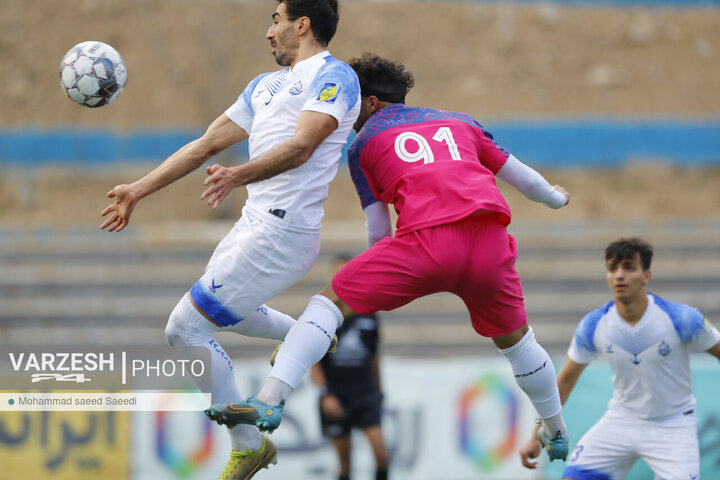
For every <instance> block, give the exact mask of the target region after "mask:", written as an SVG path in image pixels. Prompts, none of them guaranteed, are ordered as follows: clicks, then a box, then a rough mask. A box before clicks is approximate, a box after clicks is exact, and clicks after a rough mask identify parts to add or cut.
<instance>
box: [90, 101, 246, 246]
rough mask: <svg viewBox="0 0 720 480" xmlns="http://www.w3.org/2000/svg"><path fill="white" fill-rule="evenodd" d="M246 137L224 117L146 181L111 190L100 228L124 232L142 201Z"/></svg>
mask: <svg viewBox="0 0 720 480" xmlns="http://www.w3.org/2000/svg"><path fill="white" fill-rule="evenodd" d="M246 138H247V133H246V132H245V130H243V129H242V128H241V127H239V126H238V125H237V124H235V123H234V122H232V121H231V120H230V119H229V118H228V117H227V116H225V115H224V114H223V115H221V116H220V117H219V118H218V119H217V120H215V121H214V122H213V123H212V124H211V125H210V127H209V128H208V129H207V131H206V132H205V134H204V135H203V136H202V137H200V138H198V139H197V140H194V141H192V142H190V143H188V144H187V145H185V146H184V147H182V148H181V149H179V150H178V151H177V152H175V153H174V154H172V155H171V156H170V157H169V158H168V159H167V160H165V161H164V162H163V163H162V164H161V165H159V166H158V167H157V168H155V169H154V170H152V171H151V172H150V173H148V174H147V175H145V176H144V177H143V178H141V179H140V180H137V181H136V182H134V183H132V184H130V185H116V186H115V188H113V189H112V190H110V191H109V192H108V193H107V197H108V198H112V199H113V203H111V204H110V205H108V206H107V207H105V209H104V210H103V211H102V212H101V213H100V215H101V216H103V217H106V216H107V219H106V220H105V221H104V222H103V224H102V225H101V226H100V228H102V229H107V230H108V231H109V232H119V231H121V230H123V229H124V228H125V227H126V226H127V225H128V223H129V222H130V216H131V215H132V212H133V210H134V209H135V205H136V204H137V202H139V201H140V200H141V199H142V198H144V197H146V196H148V195H150V194H151V193H153V192H156V191H158V190H160V189H161V188H163V187H165V186H166V185H169V184H171V183H172V182H174V181H176V180H177V179H179V178H181V177H183V176H185V175H187V174H188V173H190V172H191V171H193V170H195V169H196V168H197V167H199V166H200V165H202V164H203V163H204V162H205V161H206V160H207V159H208V158H210V157H211V156H212V155H215V154H216V153H218V152H220V151H222V150H224V149H225V148H227V147H228V146H230V145H232V144H234V143H237V142H239V141H241V140H244V139H246Z"/></svg>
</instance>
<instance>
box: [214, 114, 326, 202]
mask: <svg viewBox="0 0 720 480" xmlns="http://www.w3.org/2000/svg"><path fill="white" fill-rule="evenodd" d="M337 127H338V121H337V120H336V119H335V117H333V116H332V115H329V114H326V113H320V112H314V111H311V110H305V111H303V112H302V113H301V114H300V118H299V119H298V122H297V125H296V126H295V134H294V135H293V137H292V138H291V139H290V140H288V141H286V142H283V143H281V144H280V145H278V146H277V147H275V148H273V149H272V150H270V151H269V152H267V153H266V154H264V155H262V156H261V157H259V158H257V159H256V160H253V161H252V162H249V163H246V164H244V165H238V166H236V167H223V166H221V165H217V164H215V165H213V166H211V167H208V168H207V174H208V175H209V176H208V178H206V179H205V185H206V186H208V188H207V190H205V191H204V192H203V194H202V196H201V198H202V199H203V200H207V202H208V205H210V206H211V207H213V208H218V207H219V206H220V204H221V203H222V201H223V199H224V198H225V197H226V196H227V194H228V193H230V191H232V189H234V188H236V187H242V186H244V185H247V184H249V183H255V182H260V181H262V180H267V179H268V178H272V177H274V176H276V175H279V174H281V173H284V172H287V171H288V170H291V169H293V168H297V167H299V166H300V165H302V164H303V163H305V162H307V161H308V159H309V158H310V156H311V155H312V154H313V152H314V151H315V149H316V148H317V147H318V146H319V145H320V144H321V143H322V142H323V141H324V140H325V139H326V138H327V137H328V136H329V135H330V134H331V133H332V132H334V131H335V129H337Z"/></svg>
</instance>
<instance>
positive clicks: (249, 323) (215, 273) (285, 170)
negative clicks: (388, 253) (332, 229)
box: [101, 0, 360, 480]
mask: <svg viewBox="0 0 720 480" xmlns="http://www.w3.org/2000/svg"><path fill="white" fill-rule="evenodd" d="M338 18H339V16H338V4H337V0H281V1H279V2H278V7H277V9H276V10H275V12H274V13H273V14H272V25H271V26H270V28H269V29H268V32H267V39H268V40H270V44H271V47H272V53H273V55H274V56H275V59H276V61H277V63H278V64H279V65H281V66H283V67H285V68H283V69H281V70H278V71H276V72H272V73H266V74H263V75H260V76H258V77H256V78H255V79H254V80H253V81H252V82H250V84H248V86H247V88H246V89H245V91H244V92H243V93H242V94H241V95H240V97H239V98H238V100H237V102H236V103H235V104H234V105H232V106H231V107H230V108H228V109H227V111H226V112H225V113H224V114H222V115H220V117H218V118H217V120H215V121H214V122H213V123H212V124H211V125H210V127H209V128H208V129H207V131H206V132H205V134H204V135H203V136H202V137H200V138H199V139H197V140H195V141H193V142H190V143H189V144H187V145H185V146H184V147H182V148H181V149H180V150H178V151H177V152H175V153H174V154H173V155H171V156H170V157H169V158H168V159H167V160H165V161H164V162H163V163H162V164H161V165H160V166H159V167H157V168H156V169H154V170H153V171H151V172H150V173H148V174H147V175H146V176H144V177H143V178H141V179H140V180H138V181H136V182H134V183H132V184H129V185H117V186H116V187H115V188H113V189H112V190H111V191H110V192H109V193H108V194H107V196H108V197H109V198H113V199H114V203H113V204H111V205H109V206H108V207H107V208H106V209H105V210H104V211H103V212H102V215H103V216H106V215H109V218H108V219H107V220H106V221H105V222H104V223H103V224H102V226H101V228H103V229H105V228H107V229H108V231H111V232H112V231H121V230H123V229H124V228H125V227H126V226H127V225H128V222H129V220H130V215H131V214H132V212H133V209H134V208H135V205H136V204H137V202H138V201H139V200H140V199H142V198H144V197H146V196H147V195H150V194H151V193H153V192H155V191H157V190H159V189H161V188H162V187H164V186H166V185H168V184H170V183H172V182H174V181H175V180H177V179H179V178H181V177H182V176H184V175H186V174H187V173H189V172H191V171H193V170H195V169H196V168H198V167H199V166H200V165H202V164H203V163H205V161H207V160H208V159H209V158H210V157H212V156H213V155H215V154H217V153H218V152H220V151H222V150H224V149H225V148H227V147H229V146H230V145H233V144H235V143H237V142H240V141H242V140H245V139H248V138H249V152H250V162H248V163H246V164H243V165H240V166H234V167H229V168H226V167H222V166H220V165H217V164H215V165H213V166H211V167H208V168H207V173H208V175H209V176H208V178H207V179H206V180H205V185H206V186H207V187H208V188H207V189H206V190H205V192H203V194H202V196H201V198H203V199H205V200H207V202H208V204H209V205H211V206H212V207H213V208H217V207H218V206H219V205H220V203H221V202H222V201H223V199H224V198H225V196H226V195H227V194H228V193H229V192H230V191H231V190H232V189H233V188H235V187H239V186H245V185H247V190H248V200H247V202H246V204H245V207H244V208H243V214H242V217H241V218H240V220H239V221H238V222H237V223H236V224H235V226H234V228H233V229H232V231H231V232H230V233H229V234H228V235H227V236H226V237H225V238H224V239H223V240H222V241H221V242H220V244H219V245H218V246H217V248H216V250H215V252H214V253H213V255H212V257H211V259H210V261H209V263H208V266H207V268H206V271H205V274H204V275H203V276H202V277H201V278H200V280H198V282H197V283H195V285H193V287H192V288H191V289H190V292H189V293H188V294H187V295H185V296H183V298H182V299H181V300H180V302H179V303H178V305H177V306H176V307H175V309H174V310H173V312H172V313H171V314H170V319H169V322H168V325H167V328H166V335H167V338H168V341H169V342H170V344H172V345H189V346H204V347H206V348H208V349H209V350H210V352H211V357H212V363H213V365H212V373H213V375H212V401H213V402H214V403H217V402H221V403H230V402H234V401H237V400H238V398H242V396H241V395H240V392H239V391H238V388H237V386H236V384H235V380H234V376H233V371H232V369H233V367H232V363H231V362H230V360H229V358H228V356H227V354H226V353H225V352H224V351H223V349H222V347H220V345H218V344H217V343H216V342H215V340H213V338H212V335H213V334H214V333H215V332H216V331H218V330H220V329H222V330H224V331H233V332H237V333H241V334H243V335H249V336H254V337H263V338H272V339H278V340H282V339H284V338H285V335H286V334H287V332H288V330H289V329H290V327H291V326H292V325H293V324H294V323H295V321H294V320H293V319H292V318H290V317H289V316H287V315H284V314H282V313H280V312H276V311H273V310H271V309H269V308H267V307H266V306H265V305H263V303H264V302H266V301H267V300H268V299H270V298H272V297H273V296H275V295H277V294H278V293H280V292H282V291H283V290H285V289H286V288H288V287H289V286H290V285H292V284H294V283H295V282H297V281H298V280H300V278H302V277H303V276H304V275H305V274H306V273H307V272H308V271H309V270H310V268H311V267H312V265H313V264H314V263H315V260H316V259H317V255H318V251H319V248H320V240H319V230H320V222H321V220H322V216H323V210H322V203H323V202H324V201H325V200H326V198H327V194H328V184H329V182H330V181H331V180H332V179H333V177H334V176H335V173H336V172H337V165H338V159H339V157H340V154H341V150H342V147H343V146H344V145H345V142H346V141H347V136H348V134H349V132H350V129H351V128H352V126H353V124H354V123H355V120H356V118H357V116H358V112H359V110H360V87H359V83H358V80H357V76H356V75H355V72H354V71H353V70H352V69H351V68H350V67H349V66H348V65H347V64H345V63H343V62H340V61H338V60H336V59H335V58H333V57H332V56H330V54H329V53H328V52H327V50H326V48H327V44H328V43H329V42H330V40H331V39H332V37H333V35H334V34H335V31H336V28H337V23H338ZM230 436H231V438H232V446H233V452H232V455H231V459H230V461H229V462H228V465H227V467H226V468H225V471H224V472H223V474H222V476H221V477H220V478H221V479H223V480H230V479H232V480H239V479H249V478H251V477H252V476H253V475H254V474H255V473H256V472H257V471H258V470H259V469H260V468H262V467H266V466H267V465H268V464H269V463H271V462H273V463H274V462H275V456H276V449H275V446H274V445H273V444H272V443H271V442H269V441H268V440H267V439H266V438H265V437H264V436H263V435H261V434H260V432H259V431H258V429H257V428H256V427H255V426H247V425H239V426H236V427H233V428H231V429H230Z"/></svg>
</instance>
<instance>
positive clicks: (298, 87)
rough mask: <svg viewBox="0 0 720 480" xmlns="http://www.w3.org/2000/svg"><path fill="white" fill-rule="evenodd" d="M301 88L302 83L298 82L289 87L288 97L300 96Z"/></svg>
mask: <svg viewBox="0 0 720 480" xmlns="http://www.w3.org/2000/svg"><path fill="white" fill-rule="evenodd" d="M302 87H303V85H302V82H301V81H300V80H298V81H297V83H296V84H295V85H293V86H292V87H290V95H300V94H301V93H302Z"/></svg>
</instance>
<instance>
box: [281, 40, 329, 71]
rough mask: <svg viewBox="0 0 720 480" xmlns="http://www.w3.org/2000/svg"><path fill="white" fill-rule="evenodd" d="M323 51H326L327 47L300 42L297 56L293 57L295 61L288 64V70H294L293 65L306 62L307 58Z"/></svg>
mask: <svg viewBox="0 0 720 480" xmlns="http://www.w3.org/2000/svg"><path fill="white" fill-rule="evenodd" d="M325 50H327V45H323V44H321V43H318V42H316V41H310V42H300V45H298V50H297V55H295V61H294V62H293V63H291V64H290V70H292V69H293V68H295V65H297V64H298V63H300V62H302V61H303V60H307V59H308V58H310V57H313V56H315V55H317V54H318V53H322V52H324V51H325Z"/></svg>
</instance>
